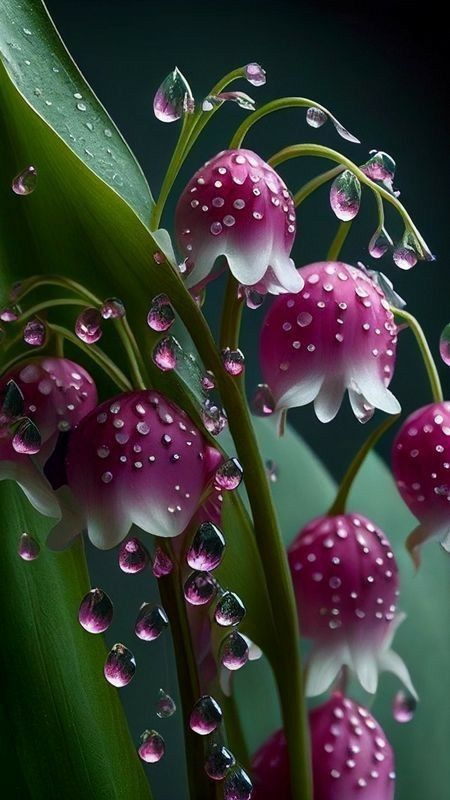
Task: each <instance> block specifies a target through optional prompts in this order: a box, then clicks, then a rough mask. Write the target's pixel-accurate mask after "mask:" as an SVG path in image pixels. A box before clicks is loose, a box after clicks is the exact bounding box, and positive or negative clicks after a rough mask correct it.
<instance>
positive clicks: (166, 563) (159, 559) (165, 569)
mask: <svg viewBox="0 0 450 800" xmlns="http://www.w3.org/2000/svg"><path fill="white" fill-rule="evenodd" d="M172 570H173V562H172V560H171V559H170V558H169V556H168V555H167V553H165V552H164V550H163V549H162V548H161V547H159V545H158V546H157V547H156V549H155V553H154V556H153V565H152V572H153V575H154V576H155V578H163V577H164V576H165V575H170V573H171V572H172Z"/></svg>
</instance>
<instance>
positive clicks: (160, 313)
mask: <svg viewBox="0 0 450 800" xmlns="http://www.w3.org/2000/svg"><path fill="white" fill-rule="evenodd" d="M174 322H175V312H174V310H173V308H172V306H171V304H170V300H169V298H168V297H167V295H166V294H159V295H158V296H157V297H154V298H153V300H152V304H151V306H150V311H149V312H148V314H147V325H148V326H149V328H151V329H152V331H157V332H158V333H160V332H161V331H167V330H169V328H170V327H171V326H172V325H173V323H174Z"/></svg>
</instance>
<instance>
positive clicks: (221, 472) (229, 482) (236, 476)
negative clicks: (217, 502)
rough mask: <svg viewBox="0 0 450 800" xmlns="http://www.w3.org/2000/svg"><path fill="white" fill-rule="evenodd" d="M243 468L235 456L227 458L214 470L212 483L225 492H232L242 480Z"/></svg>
mask: <svg viewBox="0 0 450 800" xmlns="http://www.w3.org/2000/svg"><path fill="white" fill-rule="evenodd" d="M243 475H244V470H243V469H242V466H241V464H240V463H239V461H238V460H237V458H229V459H228V461H225V462H224V463H223V464H221V466H220V467H219V468H218V469H217V470H216V474H215V476H214V484H215V485H216V486H217V487H218V488H219V489H223V490H224V491H226V492H233V491H234V490H235V489H237V488H238V486H239V484H240V483H241V481H242V477H243Z"/></svg>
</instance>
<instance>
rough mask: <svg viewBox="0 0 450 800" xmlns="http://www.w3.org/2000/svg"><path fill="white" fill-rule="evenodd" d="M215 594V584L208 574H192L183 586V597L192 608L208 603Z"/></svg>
mask: <svg viewBox="0 0 450 800" xmlns="http://www.w3.org/2000/svg"><path fill="white" fill-rule="evenodd" d="M216 592H217V583H216V581H215V580H214V578H213V576H212V575H210V574H209V573H208V572H192V573H191V574H190V575H189V577H188V579H187V581H186V582H185V584H184V596H185V598H186V600H187V602H188V603H190V604H191V605H192V606H203V605H205V604H206V603H209V602H210V601H211V599H212V598H213V597H214V595H215V594H216Z"/></svg>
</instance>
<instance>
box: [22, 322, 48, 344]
mask: <svg viewBox="0 0 450 800" xmlns="http://www.w3.org/2000/svg"><path fill="white" fill-rule="evenodd" d="M45 334H46V329H45V325H44V323H43V322H41V320H40V319H30V320H29V322H27V324H26V325H25V328H24V330H23V340H24V342H26V344H29V345H31V347H42V345H43V344H44V342H45Z"/></svg>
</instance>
